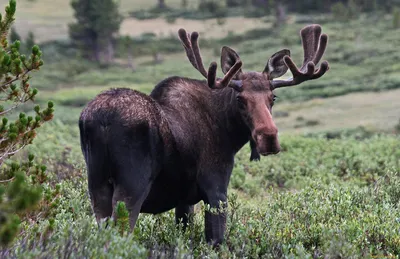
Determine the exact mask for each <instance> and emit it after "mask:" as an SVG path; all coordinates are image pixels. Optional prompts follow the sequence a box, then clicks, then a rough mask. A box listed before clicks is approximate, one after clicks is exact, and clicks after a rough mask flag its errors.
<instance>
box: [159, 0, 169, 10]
mask: <svg viewBox="0 0 400 259" xmlns="http://www.w3.org/2000/svg"><path fill="white" fill-rule="evenodd" d="M166 7H167V6H166V5H165V0H158V8H160V9H165V8H166Z"/></svg>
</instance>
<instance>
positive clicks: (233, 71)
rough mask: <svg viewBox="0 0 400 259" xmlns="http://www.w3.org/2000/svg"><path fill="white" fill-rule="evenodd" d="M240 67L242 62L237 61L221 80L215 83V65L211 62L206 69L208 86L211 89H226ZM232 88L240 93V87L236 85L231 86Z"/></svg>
mask: <svg viewBox="0 0 400 259" xmlns="http://www.w3.org/2000/svg"><path fill="white" fill-rule="evenodd" d="M241 67H242V61H240V60H239V61H237V62H236V63H235V64H234V65H233V66H232V67H231V68H230V69H229V70H228V72H226V74H225V76H224V77H223V78H222V79H221V80H218V81H217V80H216V79H217V63H216V62H212V63H211V64H210V67H209V68H208V77H207V82H208V86H209V87H210V88H213V89H222V88H224V87H227V86H228V85H229V83H230V82H231V80H232V78H233V77H234V76H235V75H236V73H237V72H238V71H239V70H240V68H241ZM232 87H234V88H235V90H239V91H240V89H239V88H240V87H238V86H237V85H233V86H232Z"/></svg>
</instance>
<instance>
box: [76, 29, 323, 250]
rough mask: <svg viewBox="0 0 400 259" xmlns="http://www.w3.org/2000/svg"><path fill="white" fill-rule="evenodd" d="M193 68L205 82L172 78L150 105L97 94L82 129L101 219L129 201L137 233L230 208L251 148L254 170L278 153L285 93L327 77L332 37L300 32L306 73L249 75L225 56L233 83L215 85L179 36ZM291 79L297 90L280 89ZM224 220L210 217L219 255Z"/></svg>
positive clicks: (128, 94) (187, 39)
mask: <svg viewBox="0 0 400 259" xmlns="http://www.w3.org/2000/svg"><path fill="white" fill-rule="evenodd" d="M179 36H180V38H181V40H182V43H183V45H184V47H185V50H186V53H187V56H188V58H189V61H190V62H191V63H192V64H193V66H194V67H195V68H196V69H197V70H199V71H200V73H202V74H203V76H204V77H205V78H206V79H207V80H204V81H201V80H194V79H190V78H184V77H177V76H174V77H170V78H167V79H165V80H163V81H162V82H160V83H159V84H158V85H157V86H156V87H155V88H154V90H153V91H152V92H151V94H150V96H148V95H145V94H142V93H140V92H137V91H134V90H130V89H124V88H120V89H111V90H108V91H105V92H103V93H101V94H99V95H98V96H97V97H96V98H95V99H94V100H92V101H91V102H89V104H88V105H87V107H86V108H85V109H84V110H83V111H82V114H81V117H80V120H79V128H80V136H81V146H82V152H83V154H84V157H85V161H86V164H87V168H88V183H89V194H90V198H91V201H92V206H93V210H94V213H95V215H96V218H97V219H98V220H100V219H101V218H106V217H110V216H112V215H113V207H114V206H115V203H116V201H119V200H122V201H125V203H126V205H127V208H128V210H129V212H130V224H131V227H132V228H133V227H134V225H135V223H136V220H137V217H138V214H139V213H140V212H145V213H154V214H156V213H161V212H164V211H167V210H170V209H173V208H175V212H176V221H177V222H178V221H183V223H184V225H185V226H186V224H187V223H188V214H190V213H191V212H193V205H194V204H196V203H198V202H199V201H201V200H203V201H204V202H205V203H207V204H210V206H211V207H213V208H219V207H220V202H222V204H226V201H227V188H228V184H229V179H230V176H231V173H232V169H233V165H234V157H235V154H236V153H237V152H238V151H239V150H240V149H241V148H242V147H243V145H245V144H246V143H247V142H249V141H250V145H251V148H252V154H251V159H250V160H259V159H260V154H261V155H269V154H276V153H278V152H279V151H280V145H279V141H278V129H277V127H276V125H275V124H274V122H273V119H272V115H271V114H272V113H271V110H272V106H273V104H274V100H275V95H274V93H273V90H274V89H276V88H279V87H284V86H291V85H296V84H299V83H301V82H303V81H306V80H312V79H316V78H319V77H321V76H322V75H323V74H324V73H325V72H326V71H327V70H328V63H327V62H322V64H321V67H320V68H319V70H317V71H315V65H316V64H317V63H318V62H319V60H320V59H321V57H322V54H323V52H324V51H325V48H326V43H327V36H326V35H321V28H320V26H319V25H312V26H308V27H306V28H304V29H303V30H302V31H301V36H302V40H303V48H304V52H305V54H304V55H305V58H304V62H303V66H302V67H301V68H300V69H298V68H297V67H296V65H294V63H293V61H292V60H291V59H290V57H289V56H290V52H289V51H288V50H282V51H279V52H277V53H275V54H274V55H272V57H271V58H270V59H269V60H268V62H267V65H266V67H265V68H264V70H263V72H247V73H244V72H243V71H242V70H241V66H242V62H241V61H240V59H239V56H238V55H237V53H236V52H235V51H234V50H232V49H230V48H228V47H223V48H222V54H221V67H222V71H223V72H224V74H225V76H224V78H222V79H218V78H216V63H214V62H213V63H211V65H210V68H209V70H208V72H207V71H206V70H205V69H204V66H203V64H202V61H201V55H200V50H199V47H198V44H197V38H198V34H197V33H193V34H191V35H189V34H187V33H186V32H185V31H184V30H182V29H181V30H180V31H179ZM288 69H290V70H291V72H292V74H293V79H291V80H273V79H274V78H276V77H279V76H282V75H283V74H285V73H286V71H287V70H288ZM225 215H226V214H225V213H224V212H220V213H218V214H212V213H209V212H206V215H205V226H206V229H205V233H206V239H207V241H208V242H210V243H212V244H213V245H218V244H220V243H221V242H222V241H223V237H224V233H225Z"/></svg>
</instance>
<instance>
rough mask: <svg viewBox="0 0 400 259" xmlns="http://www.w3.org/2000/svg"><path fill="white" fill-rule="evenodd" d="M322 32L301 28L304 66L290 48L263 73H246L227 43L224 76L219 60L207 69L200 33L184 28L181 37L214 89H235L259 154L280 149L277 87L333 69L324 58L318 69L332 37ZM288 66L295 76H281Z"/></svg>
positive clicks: (313, 27) (316, 27) (316, 28)
mask: <svg viewBox="0 0 400 259" xmlns="http://www.w3.org/2000/svg"><path fill="white" fill-rule="evenodd" d="M321 31H322V29H321V26H320V25H309V26H306V27H305V28H303V29H302V30H301V31H300V35H301V40H302V45H303V50H304V59H303V65H302V66H301V67H300V68H298V67H297V66H296V64H295V63H294V62H293V60H292V59H291V57H290V51H289V50H288V49H283V50H280V51H278V52H276V53H275V54H273V55H272V56H271V57H270V58H269V60H268V61H267V64H266V65H265V67H264V69H263V71H262V72H253V71H249V72H244V71H243V70H242V61H241V60H240V57H239V55H238V54H237V53H236V51H234V50H233V49H231V48H229V47H227V46H224V47H222V51H221V67H222V72H223V73H224V77H223V78H217V76H216V73H217V63H216V62H212V63H211V64H210V66H209V68H208V71H206V69H205V68H204V65H203V62H202V58H201V54H200V48H199V45H198V37H199V34H198V33H197V32H193V33H191V34H188V33H187V32H186V31H185V30H184V29H180V30H179V38H180V39H181V41H182V44H183V46H184V48H185V50H186V55H187V57H188V59H189V61H190V63H191V64H192V65H193V66H194V67H195V68H196V69H197V70H198V71H199V72H200V73H201V74H202V75H203V76H204V77H205V78H206V79H207V84H208V86H209V87H210V88H211V89H222V88H225V87H230V88H232V89H234V90H235V93H236V95H235V96H236V100H237V102H236V104H237V106H238V109H239V110H240V116H242V119H243V121H244V122H245V124H246V125H247V127H248V128H249V131H250V132H251V138H252V139H251V142H253V143H255V148H256V151H257V152H258V153H259V154H261V155H269V154H277V153H279V152H280V145H279V141H278V129H277V127H276V125H275V123H274V121H273V119H272V112H271V111H272V106H273V105H274V101H275V98H276V96H275V95H274V93H273V90H275V89H277V88H281V87H287V86H294V85H298V84H301V83H302V82H304V81H308V80H313V79H317V78H320V77H321V76H323V75H324V74H325V72H326V71H328V70H329V65H328V62H327V61H323V62H322V63H321V65H320V67H319V68H316V65H317V64H318V63H319V61H320V60H321V58H322V56H323V54H324V52H325V49H326V47H327V43H328V36H327V35H326V34H321ZM288 69H289V70H290V71H291V73H292V75H293V77H292V78H290V79H288V80H279V79H277V78H279V77H281V76H282V75H284V74H285V73H286V72H287V70H288Z"/></svg>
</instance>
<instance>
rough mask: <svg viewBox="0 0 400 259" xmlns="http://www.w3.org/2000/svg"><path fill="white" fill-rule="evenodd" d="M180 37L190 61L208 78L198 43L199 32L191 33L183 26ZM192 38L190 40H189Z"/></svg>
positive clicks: (179, 32) (179, 33)
mask: <svg viewBox="0 0 400 259" xmlns="http://www.w3.org/2000/svg"><path fill="white" fill-rule="evenodd" d="M178 35H179V38H180V40H181V42H182V44H183V47H184V48H185V51H186V56H187V57H188V59H189V61H190V63H191V64H192V65H193V67H194V68H196V69H197V70H198V71H199V72H200V73H201V74H202V75H203V76H204V77H205V78H207V72H206V70H205V69H204V65H203V62H202V60H201V55H200V48H199V45H198V37H199V34H198V33H197V32H193V33H192V34H189V33H187V32H186V31H185V29H183V28H181V29H179V31H178ZM189 38H190V40H189Z"/></svg>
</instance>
